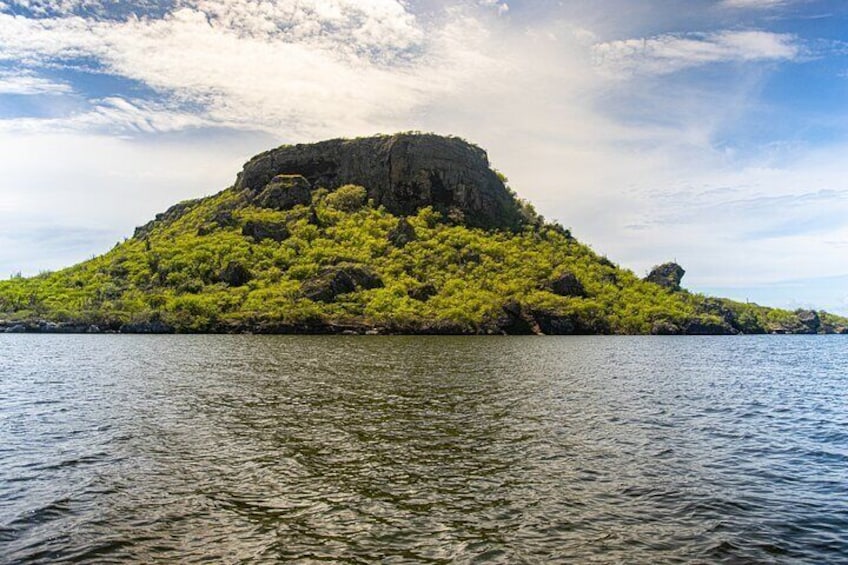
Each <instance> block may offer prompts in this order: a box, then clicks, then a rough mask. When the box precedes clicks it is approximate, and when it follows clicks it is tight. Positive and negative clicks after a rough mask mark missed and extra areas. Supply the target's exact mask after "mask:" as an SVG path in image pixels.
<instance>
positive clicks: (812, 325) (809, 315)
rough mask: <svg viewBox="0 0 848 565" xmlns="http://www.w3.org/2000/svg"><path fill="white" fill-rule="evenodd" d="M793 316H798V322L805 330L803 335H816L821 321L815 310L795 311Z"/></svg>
mask: <svg viewBox="0 0 848 565" xmlns="http://www.w3.org/2000/svg"><path fill="white" fill-rule="evenodd" d="M795 315H797V316H798V321H799V322H801V325H802V326H804V328H806V330H807V332H804V333H811V334H814V333H817V332H818V331H819V328H821V319H820V318H819V315H818V313H817V312H816V311H815V310H797V311H796V312H795Z"/></svg>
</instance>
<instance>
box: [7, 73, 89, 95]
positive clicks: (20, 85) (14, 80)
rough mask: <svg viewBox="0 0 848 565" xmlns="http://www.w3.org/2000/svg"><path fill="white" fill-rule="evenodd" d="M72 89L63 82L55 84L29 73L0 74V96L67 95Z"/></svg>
mask: <svg viewBox="0 0 848 565" xmlns="http://www.w3.org/2000/svg"><path fill="white" fill-rule="evenodd" d="M72 91H73V89H72V88H71V86H70V85H68V84H66V83H63V82H55V81H52V80H49V79H46V78H42V77H38V76H34V75H32V74H31V73H17V74H16V73H11V72H0V94H20V95H28V96H29V95H35V94H69V93H70V92H72Z"/></svg>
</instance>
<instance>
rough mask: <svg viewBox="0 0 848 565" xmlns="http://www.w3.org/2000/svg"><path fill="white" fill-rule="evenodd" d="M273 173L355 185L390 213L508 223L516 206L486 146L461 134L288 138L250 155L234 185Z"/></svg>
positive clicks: (513, 223) (263, 181)
mask: <svg viewBox="0 0 848 565" xmlns="http://www.w3.org/2000/svg"><path fill="white" fill-rule="evenodd" d="M277 175H302V176H303V177H305V179H306V180H307V181H308V182H309V183H311V185H312V186H313V187H316V188H317V187H325V188H327V189H330V190H333V189H336V188H339V187H340V186H343V185H346V184H357V185H362V186H364V187H366V188H367V189H368V197H369V198H371V199H373V200H374V203H375V204H376V205H378V206H379V205H382V206H385V207H386V209H387V210H388V211H389V212H392V213H393V214H397V215H410V214H414V213H415V212H416V211H417V210H419V209H420V208H423V207H426V206H433V207H434V208H435V209H437V210H439V211H441V212H443V213H447V211H448V210H451V209H457V210H460V211H461V212H462V213H463V214H464V216H465V218H466V221H465V223H467V224H468V225H470V226H473V227H482V228H488V229H494V228H504V229H515V228H517V227H519V226H520V225H521V223H522V220H521V215H520V212H519V207H518V205H517V203H516V201H515V199H514V198H513V197H512V195H511V194H510V193H509V191H507V189H506V187H505V186H504V184H503V182H502V181H501V180H500V178H498V175H497V174H495V172H494V171H492V170H491V169H490V168H489V161H488V158H487V156H486V152H485V151H483V150H482V149H480V148H479V147H476V146H474V145H471V144H469V143H467V142H465V141H463V140H461V139H457V138H451V137H442V136H438V135H432V134H396V135H392V136H377V137H367V138H360V139H350V140H346V139H332V140H329V141H322V142H320V143H314V144H302V145H289V146H283V147H280V148H278V149H273V150H271V151H267V152H265V153H262V154H260V155H257V156H256V157H254V158H253V159H251V160H250V161H248V163H247V164H246V165H245V166H244V169H243V170H242V172H241V173H239V175H238V178H237V179H236V188H237V189H241V190H245V191H248V192H250V193H252V194H256V195H259V194H260V193H261V192H262V191H264V190H265V187H266V185H268V184H269V183H270V182H272V180H273V179H274V178H275V177H276V176H277Z"/></svg>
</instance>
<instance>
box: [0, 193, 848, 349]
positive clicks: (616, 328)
mask: <svg viewBox="0 0 848 565" xmlns="http://www.w3.org/2000/svg"><path fill="white" fill-rule="evenodd" d="M525 213H526V214H527V215H528V216H529V215H534V214H535V212H533V210H532V207H529V205H527V207H525ZM536 218H538V217H536ZM407 221H408V224H406V223H405V222H404V221H403V220H401V219H399V218H398V217H396V216H394V215H392V214H390V213H388V212H387V211H385V210H384V209H381V208H375V207H373V205H371V204H369V203H368V202H367V201H366V191H365V189H364V188H362V187H358V186H354V185H346V186H343V187H341V188H339V189H337V190H335V191H334V192H330V193H328V192H327V191H326V190H323V189H319V190H315V191H314V192H313V202H312V204H311V205H297V206H295V207H294V208H292V209H290V210H284V211H280V210H274V209H267V208H260V207H257V205H256V204H255V202H252V201H251V200H249V199H246V198H245V195H244V194H243V193H240V192H238V191H236V190H235V189H228V190H225V191H223V192H221V193H219V194H217V195H215V196H212V197H209V198H206V199H202V200H199V201H191V202H188V203H185V204H183V205H178V206H175V207H174V208H173V209H172V211H169V213H166V214H163V215H160V217H159V219H158V220H156V221H154V222H151V223H150V224H148V225H146V226H144V228H141V229H139V230H138V231H137V233H136V236H135V237H133V238H132V239H129V240H127V241H125V242H123V243H121V244H119V245H117V246H116V247H115V248H114V249H112V250H111V251H109V252H108V253H106V254H104V255H102V256H99V257H96V258H93V259H91V260H89V261H86V262H84V263H81V264H79V265H76V266H74V267H71V268H68V269H65V270H62V271H58V272H53V273H44V274H42V275H39V276H36V277H33V278H26V279H25V278H19V277H15V278H13V279H10V280H6V281H2V282H0V317H4V318H6V320H7V324H8V323H13V322H16V321H24V322H30V323H33V322H34V321H36V320H50V321H51V322H58V323H62V322H64V323H67V324H94V325H97V326H98V327H99V328H101V329H113V330H117V329H119V328H120V327H121V326H124V327H125V328H129V327H131V325H136V326H138V325H140V324H141V325H144V324H152V323H158V324H163V325H166V326H169V327H171V328H173V329H175V330H177V331H189V332H190V331H309V330H310V329H311V330H319V329H321V328H324V329H327V328H331V329H332V328H335V329H336V330H339V329H343V328H360V329H361V328H371V327H376V328H380V329H383V330H385V331H401V332H423V331H433V332H447V331H450V332H468V333H475V332H500V331H521V328H524V329H525V330H526V329H528V328H529V330H530V331H544V332H545V333H684V332H685V333H729V332H738V331H743V332H746V333H756V332H767V331H780V330H781V329H787V328H791V327H794V326H793V324H794V325H797V323H798V319H799V317H798V315H797V314H796V313H792V312H788V311H784V310H777V309H769V308H762V307H759V306H755V305H751V304H740V303H736V302H732V301H729V300H720V299H710V298H706V297H703V296H700V295H695V294H690V293H688V292H686V291H673V290H669V289H665V288H662V287H660V286H658V285H656V284H653V283H649V282H644V281H642V280H640V279H639V278H638V277H636V276H635V275H634V274H633V273H632V272H630V271H627V270H623V269H620V268H618V267H616V266H615V265H614V264H612V263H611V262H610V261H608V260H607V259H605V258H603V257H599V256H598V255H597V254H595V253H594V252H593V251H592V250H591V249H590V248H589V247H587V246H585V245H583V244H581V243H579V242H577V241H576V240H574V239H573V238H572V237H571V235H570V233H569V232H568V231H567V230H564V229H563V228H562V227H560V226H558V225H551V224H545V223H544V222H543V221H542V220H541V218H538V220H537V221H533V222H528V227H526V228H525V229H524V230H523V231H519V232H517V233H513V232H507V231H484V230H481V229H470V228H468V227H466V226H464V225H457V224H456V223H454V222H451V221H450V220H449V219H448V218H445V217H443V216H442V215H440V214H439V213H437V212H435V211H433V209H432V208H429V207H428V208H424V209H421V210H420V211H419V212H418V213H417V214H416V215H413V216H409V217H408V218H407ZM410 227H411V228H412V229H409V228H410ZM398 233H401V236H399V235H398ZM564 275H567V278H568V281H569V284H571V285H572V286H576V287H578V288H579V292H574V293H573V295H563V294H564V293H563V292H561V291H560V294H556V293H555V292H554V289H555V285H552V281H555V280H556V279H557V278H558V277H562V276H564ZM575 279H576V281H575ZM565 294H567V293H565ZM820 322H821V324H823V326H822V327H824V324H829V326H832V327H838V326H840V325H841V326H845V325H846V322H848V321H846V320H845V319H843V318H838V317H835V316H831V315H822V318H821V320H820ZM127 325H130V326H127ZM516 328H517V329H518V330H516Z"/></svg>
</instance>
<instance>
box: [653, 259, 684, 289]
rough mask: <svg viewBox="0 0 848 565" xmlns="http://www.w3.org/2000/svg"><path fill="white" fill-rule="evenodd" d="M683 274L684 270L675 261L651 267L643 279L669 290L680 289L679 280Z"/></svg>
mask: <svg viewBox="0 0 848 565" xmlns="http://www.w3.org/2000/svg"><path fill="white" fill-rule="evenodd" d="M684 274H686V271H685V270H684V269H683V267H681V266H680V265H678V264H677V263H663V264H662V265H657V266H656V267H654V268H653V269H651V272H650V273H648V276H647V277H645V278H644V279H643V280H645V281H647V282H652V283H654V284H658V285H660V286H661V287H663V288H667V289H669V290H680V281H681V280H682V279H683V275H684Z"/></svg>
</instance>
